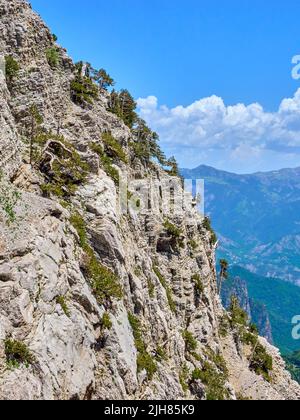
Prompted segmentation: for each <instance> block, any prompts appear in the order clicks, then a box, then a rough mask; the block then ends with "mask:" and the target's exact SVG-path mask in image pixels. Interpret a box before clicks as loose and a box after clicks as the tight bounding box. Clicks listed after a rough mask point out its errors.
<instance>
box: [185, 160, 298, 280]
mask: <svg viewBox="0 0 300 420" xmlns="http://www.w3.org/2000/svg"><path fill="white" fill-rule="evenodd" d="M182 175H183V176H184V177H185V178H186V179H204V180H205V210H206V213H207V214H208V215H209V216H210V217H211V219H212V224H213V227H214V229H215V230H216V232H217V233H218V236H219V238H220V247H219V253H220V255H222V256H225V257H226V258H228V259H229V260H230V262H231V263H232V264H234V265H240V266H242V267H245V268H247V269H248V270H249V271H251V272H252V273H256V274H259V275H262V276H265V277H276V278H281V279H284V280H287V281H291V282H293V283H296V284H299V285H300V168H297V169H283V170H281V171H274V172H268V173H257V174H253V175H236V174H232V173H229V172H224V171H219V170H216V169H214V168H211V167H207V166H199V167H198V168H196V169H193V170H189V169H183V170H182Z"/></svg>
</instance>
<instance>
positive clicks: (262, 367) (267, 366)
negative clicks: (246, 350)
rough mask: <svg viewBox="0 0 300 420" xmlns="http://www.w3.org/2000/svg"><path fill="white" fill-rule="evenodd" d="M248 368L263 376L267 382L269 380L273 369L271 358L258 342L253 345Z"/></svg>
mask: <svg viewBox="0 0 300 420" xmlns="http://www.w3.org/2000/svg"><path fill="white" fill-rule="evenodd" d="M250 369H251V370H252V371H254V372H255V373H256V374H257V375H260V376H263V377H264V379H265V380H266V381H267V382H271V376H270V373H271V371H272V370H273V359H272V356H270V355H269V354H268V353H267V351H266V349H265V348H264V347H263V346H262V345H261V344H260V343H258V344H256V346H255V349H254V354H253V355H252V358H251V360H250Z"/></svg>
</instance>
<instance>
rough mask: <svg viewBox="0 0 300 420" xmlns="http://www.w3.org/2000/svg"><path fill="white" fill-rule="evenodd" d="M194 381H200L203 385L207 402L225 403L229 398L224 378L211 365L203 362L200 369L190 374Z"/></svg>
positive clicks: (221, 373)
mask: <svg viewBox="0 0 300 420" xmlns="http://www.w3.org/2000/svg"><path fill="white" fill-rule="evenodd" d="M192 379H193V380H194V381H197V380H199V381H201V382H202V383H203V385H205V391H206V398H207V400H208V401H225V400H228V399H229V398H230V394H229V391H228V390H227V388H226V376H225V375H224V373H223V372H219V371H218V370H217V369H216V368H215V367H214V366H213V364H211V363H209V362H204V364H203V367H202V369H195V370H194V372H193V374H192Z"/></svg>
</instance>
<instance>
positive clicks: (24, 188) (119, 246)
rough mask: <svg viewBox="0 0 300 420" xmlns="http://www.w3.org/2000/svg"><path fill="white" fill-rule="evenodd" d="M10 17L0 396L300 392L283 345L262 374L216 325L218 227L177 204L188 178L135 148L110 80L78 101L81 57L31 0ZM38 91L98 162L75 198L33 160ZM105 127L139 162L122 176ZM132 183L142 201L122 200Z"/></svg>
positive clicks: (61, 128)
mask: <svg viewBox="0 0 300 420" xmlns="http://www.w3.org/2000/svg"><path fill="white" fill-rule="evenodd" d="M0 30H1V33H2V34H3V36H2V37H1V41H0V47H1V50H2V53H3V55H4V56H7V55H12V56H13V57H14V58H15V59H16V60H17V61H18V63H19V66H20V71H19V73H18V77H17V78H15V79H14V80H13V83H12V85H11V86H10V87H9V89H8V86H7V84H6V82H5V80H4V79H3V78H2V83H1V95H0V106H1V108H0V109H1V126H0V143H1V151H3V150H5V155H4V153H3V154H2V155H1V166H2V169H3V172H4V175H5V176H4V178H3V179H1V185H0V203H1V206H0V213H1V214H0V216H1V219H0V399H35V400H38V399H42V400H44V399H50V400H52V399H184V398H195V399H236V398H238V397H240V396H242V397H246V398H258V399H298V398H300V388H299V386H298V385H297V384H296V383H294V382H293V381H292V380H291V378H290V377H289V375H288V374H287V373H286V372H285V370H284V364H283V361H282V359H281V358H280V357H279V355H278V354H277V352H276V350H275V349H273V348H272V347H269V346H268V345H267V344H266V343H265V342H263V346H264V348H266V349H267V351H268V352H269V353H271V354H272V355H273V369H272V371H271V372H270V376H271V380H266V379H265V378H264V377H263V376H262V375H261V374H259V372H258V371H256V373H255V372H254V371H253V369H252V370H251V369H250V362H249V348H248V347H247V346H244V345H243V344H242V343H241V342H240V341H239V339H238V337H237V333H236V331H235V330H234V328H233V327H228V329H227V332H226V334H225V335H223V334H221V333H220V322H221V319H222V317H227V315H226V313H225V312H224V310H223V308H222V306H221V303H220V299H219V297H218V295H217V285H216V273H215V268H214V267H215V257H214V251H215V249H214V246H213V243H212V237H211V234H210V232H209V231H207V230H206V227H205V225H204V223H203V219H202V217H201V216H200V215H199V214H198V213H197V211H196V209H195V208H194V207H193V204H192V203H190V205H189V204H188V203H186V202H185V204H184V206H183V208H182V206H181V207H180V211H179V212H172V211H171V210H170V203H171V206H172V205H173V204H174V203H173V201H172V200H170V191H171V192H174V191H176V196H177V197H181V196H182V194H183V192H182V187H181V182H180V180H178V179H177V178H173V177H170V176H169V175H168V174H167V173H166V172H164V171H163V170H162V169H161V168H159V167H158V166H156V165H154V164H150V165H144V164H143V163H142V162H141V161H139V160H138V159H135V158H134V156H133V151H132V149H131V148H130V143H131V142H132V141H134V139H133V135H132V133H131V131H130V130H129V128H128V127H126V126H125V125H124V124H123V122H122V121H121V120H120V119H119V118H117V117H116V116H114V115H113V114H111V113H109V112H108V111H107V109H106V102H107V100H106V93H105V92H102V93H101V94H100V96H99V99H97V100H95V101H94V103H93V105H90V106H88V107H79V106H77V105H75V104H74V103H73V102H72V101H71V99H70V81H71V80H72V79H73V77H74V66H73V63H72V61H71V60H70V59H69V58H68V57H67V55H66V52H65V51H64V50H63V49H61V48H58V47H57V48H58V52H59V65H58V66H57V67H56V68H52V67H51V66H50V65H49V63H48V61H47V57H46V51H47V49H48V48H52V47H53V40H52V37H51V35H50V32H49V30H48V29H47V27H46V26H45V25H44V23H43V22H42V21H41V19H40V18H39V17H38V16H37V15H36V14H34V13H33V12H32V10H31V8H30V6H29V5H28V4H27V3H26V2H25V1H23V0H0ZM32 105H36V107H37V108H38V110H39V112H40V114H41V115H42V117H43V129H44V131H45V132H47V133H49V132H52V133H59V135H60V136H63V138H64V139H65V141H67V142H68V145H70V144H72V145H73V146H74V147H75V149H76V150H77V153H78V154H79V155H80V157H81V159H82V160H84V161H85V162H86V163H87V164H88V165H89V168H90V171H89V174H88V176H87V178H86V179H85V181H84V182H83V183H82V184H81V185H80V186H79V187H78V188H77V190H76V191H74V192H73V193H72V194H71V196H70V197H68V202H67V203H66V202H65V201H64V202H61V199H60V198H57V197H55V196H54V195H51V194H50V197H49V198H45V194H42V190H41V188H40V187H41V185H42V184H43V183H44V182H45V173H43V172H41V171H40V169H39V168H38V167H36V166H35V165H30V164H29V160H28V132H29V131H28V130H29V128H30V114H29V112H28V110H29V109H30V107H31V106H32ZM28 127H29V128H28ZM107 130H109V131H110V132H111V133H112V134H113V136H114V137H115V138H116V139H117V141H118V142H119V143H120V145H121V146H122V148H123V150H124V151H125V153H126V155H127V157H128V162H131V164H130V165H129V164H126V163H120V162H115V163H117V164H118V167H119V170H120V171H121V174H122V176H121V179H122V180H123V181H124V179H125V177H127V178H128V181H129V185H128V187H126V188H125V190H124V189H122V188H121V187H116V185H115V183H114V182H113V180H112V179H111V177H110V176H108V175H107V173H106V172H104V171H103V169H102V166H103V165H102V164H101V161H100V160H99V158H98V156H97V155H96V154H95V153H93V152H92V150H91V148H90V143H91V142H94V143H95V144H97V145H99V146H102V141H101V134H102V133H103V132H105V131H107ZM26 138H27V139H26ZM68 147H70V146H68ZM141 180H142V181H143V182H141ZM127 189H128V191H127ZM145 190H146V192H147V194H146V195H147V199H146V200H145V199H143V194H144V192H145ZM124 191H125V194H124ZM122 192H123V196H124V195H125V196H126V199H125V203H126V200H127V198H129V197H130V199H131V197H132V195H133V196H134V197H135V198H134V199H133V201H134V202H135V205H132V206H129V208H128V209H127V208H126V206H125V209H124V197H123V200H122ZM120 200H121V205H120ZM138 202H139V205H137V203H138ZM74 212H76V213H75V214H76V215H77V223H75V222H74ZM78 214H80V216H78ZM72 216H73V219H72ZM167 219H168V221H169V228H168V227H167V226H166V223H165V222H166V220H167ZM78 220H79V221H82V224H84V227H83V226H82V224H80V223H78ZM170 224H171V226H173V227H176V229H177V230H176V232H177V233H178V232H180V234H178V235H177V234H174V229H173V232H172V229H171V228H170ZM75 228H76V229H75ZM178 236H180V238H179V237H178ZM91 253H92V255H93V257H95V258H96V261H98V264H101V265H97V267H98V271H99V270H100V271H101V270H102V273H103V278H105V276H106V277H107V276H108V275H107V271H104V268H103V267H106V269H109V270H110V271H109V272H110V273H114V275H115V277H116V278H117V279H118V281H119V283H120V285H121V286H122V290H123V297H122V298H120V296H119V298H117V297H116V296H115V297H114V293H113V292H112V296H109V297H107V296H106V299H101V300H99V296H98V298H97V294H96V293H95V292H96V291H97V292H98V293H100V294H101V292H103V290H96V288H95V284H93V282H92V281H91V278H90V276H89V269H90V270H91V269H93V267H89V266H88V264H89V263H88V262H87V259H88V256H90V255H91ZM92 262H93V264H94V265H95V264H97V263H96V262H95V260H93V259H92ZM90 264H91V262H90ZM102 280H103V279H102ZM104 280H105V279H104ZM104 280H103V281H104ZM16 343H19V344H20V343H22V344H23V347H21V348H20V346H19V348H18V349H16V348H13V349H12V346H13V344H16ZM28 351H29V354H30V355H31V356H30V357H29V356H28ZM233 361H235V363H233ZM226 365H227V367H226ZM238 369H239V371H240V372H242V373H243V375H242V377H241V376H240V375H239V374H238V372H237V370H238Z"/></svg>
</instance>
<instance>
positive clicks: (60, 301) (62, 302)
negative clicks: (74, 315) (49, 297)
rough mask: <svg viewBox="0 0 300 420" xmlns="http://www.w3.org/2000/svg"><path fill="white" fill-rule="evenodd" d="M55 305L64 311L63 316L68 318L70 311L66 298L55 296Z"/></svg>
mask: <svg viewBox="0 0 300 420" xmlns="http://www.w3.org/2000/svg"><path fill="white" fill-rule="evenodd" d="M56 303H57V304H58V305H60V306H61V308H62V310H63V311H64V313H65V315H66V316H67V317H68V318H69V317H70V311H69V308H68V305H67V302H66V298H65V297H64V296H57V298H56Z"/></svg>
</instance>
